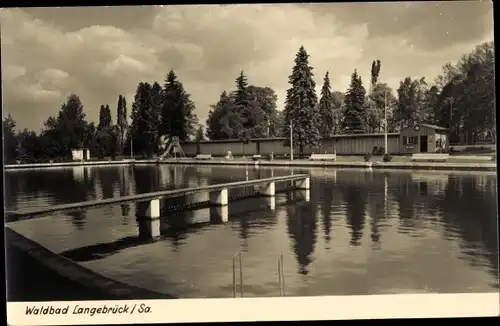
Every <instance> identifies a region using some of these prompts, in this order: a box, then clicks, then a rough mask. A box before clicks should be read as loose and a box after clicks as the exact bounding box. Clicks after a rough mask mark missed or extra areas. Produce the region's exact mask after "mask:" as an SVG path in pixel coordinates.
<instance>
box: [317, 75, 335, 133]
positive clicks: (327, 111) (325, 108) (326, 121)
mask: <svg viewBox="0 0 500 326" xmlns="http://www.w3.org/2000/svg"><path fill="white" fill-rule="evenodd" d="M333 105H334V102H333V96H332V91H331V87H330V77H329V74H328V71H327V72H326V74H325V79H324V82H323V88H321V98H320V100H319V114H320V117H321V125H320V133H321V137H329V136H332V135H333V130H334V127H335V120H334V106H333Z"/></svg>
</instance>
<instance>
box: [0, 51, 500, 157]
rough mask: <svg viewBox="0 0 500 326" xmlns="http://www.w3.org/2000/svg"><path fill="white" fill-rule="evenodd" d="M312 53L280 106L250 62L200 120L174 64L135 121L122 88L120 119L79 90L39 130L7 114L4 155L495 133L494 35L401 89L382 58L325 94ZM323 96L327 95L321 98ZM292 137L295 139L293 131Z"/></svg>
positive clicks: (135, 109) (465, 137)
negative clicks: (414, 130) (90, 111)
mask: <svg viewBox="0 0 500 326" xmlns="http://www.w3.org/2000/svg"><path fill="white" fill-rule="evenodd" d="M309 59H310V56H309V55H308V53H307V51H306V49H305V48H304V47H303V46H301V47H300V49H299V51H298V52H297V54H296V56H295V60H294V63H295V64H294V67H293V69H292V72H291V74H290V76H289V77H288V83H289V84H290V88H289V89H288V90H287V92H286V99H285V107H284V109H283V110H281V111H280V110H278V109H277V96H276V93H275V92H274V90H273V89H272V88H270V87H267V86H259V85H252V84H249V82H248V80H247V77H246V76H245V74H244V71H241V73H240V75H239V76H238V77H237V78H236V79H235V89H234V90H229V91H223V92H222V93H221V94H220V97H219V100H218V101H217V103H215V104H214V105H212V106H211V108H210V111H209V115H208V119H207V121H206V130H203V127H202V126H201V125H198V119H197V117H196V115H195V113H194V111H195V104H194V102H193V101H192V100H191V98H190V94H188V93H187V92H186V91H185V89H184V86H183V84H182V83H181V82H180V81H179V80H178V78H177V76H176V75H175V73H174V71H173V70H171V71H170V72H169V73H168V74H167V76H166V77H165V81H164V84H163V86H161V85H160V84H159V83H158V82H154V83H153V84H149V83H146V82H141V83H139V85H138V86H137V90H136V94H135V97H134V101H133V104H132V109H131V115H130V117H131V124H130V126H129V125H127V118H126V117H127V106H126V101H125V98H124V97H123V96H121V95H120V96H119V99H118V106H117V112H116V114H117V118H116V124H113V121H112V118H111V110H110V108H109V106H108V105H107V104H106V105H103V106H101V110H100V115H99V123H98V125H97V126H95V125H94V123H89V122H87V121H86V120H85V114H84V113H83V105H82V103H81V101H80V99H79V98H78V96H76V95H71V96H70V97H69V98H68V99H67V102H66V103H65V104H63V105H62V107H61V109H60V111H59V115H58V116H57V117H49V119H47V121H46V122H45V123H44V129H43V130H42V131H41V133H40V134H39V135H37V134H36V133H35V132H33V131H29V130H23V131H21V132H19V131H18V132H17V133H16V131H15V121H14V120H13V119H12V118H11V117H10V116H8V117H6V118H5V119H4V121H3V132H4V146H5V156H6V158H7V159H10V160H12V159H13V158H17V159H21V160H30V159H31V160H33V159H34V160H40V159H47V158H55V157H57V158H58V157H68V156H70V153H69V151H70V149H71V148H81V147H87V148H90V149H91V150H92V151H93V153H95V154H96V155H97V156H100V157H105V156H116V155H120V154H121V155H124V154H126V153H129V152H131V151H132V149H133V152H134V153H136V154H141V155H143V156H148V157H150V156H152V155H154V154H157V152H158V142H159V140H160V139H161V137H162V136H167V137H171V136H177V137H179V139H180V140H181V141H183V140H187V139H188V138H190V137H194V138H195V139H196V140H197V141H200V140H201V139H203V138H204V137H205V136H206V137H208V138H209V139H211V140H220V139H240V140H241V141H242V142H243V143H245V142H248V141H249V139H251V138H263V137H276V136H281V137H286V138H288V136H289V133H290V126H292V129H293V139H294V145H295V146H297V148H298V149H299V154H300V153H302V152H303V150H304V148H307V147H313V148H314V147H318V146H319V141H320V139H321V138H323V137H331V136H333V135H338V134H364V133H380V132H384V131H385V130H386V128H387V131H388V132H397V131H399V130H401V129H402V128H405V127H408V126H412V125H414V124H417V123H429V124H436V125H439V126H443V127H447V128H449V130H450V141H451V142H452V143H465V144H471V143H476V142H485V141H492V140H493V141H495V140H496V136H495V135H496V127H495V126H496V125H495V110H494V105H495V104H494V103H495V102H494V48H493V42H487V43H483V44H480V45H478V46H477V47H476V48H475V49H474V50H473V51H471V52H470V53H467V54H464V55H463V56H462V58H461V59H460V60H459V61H458V62H457V63H456V64H455V65H452V64H451V63H447V64H445V65H444V66H443V71H442V73H441V74H440V75H439V76H438V77H437V78H436V80H435V81H434V82H433V83H431V82H428V81H427V80H426V79H425V78H424V77H420V78H412V77H406V78H404V79H403V80H402V81H401V82H400V84H399V87H398V89H397V90H396V91H395V92H394V91H393V89H391V88H390V87H389V86H388V85H387V83H384V82H383V81H382V80H381V78H380V73H381V70H382V63H381V61H380V60H374V61H373V62H372V65H371V70H370V80H369V81H368V90H367V89H366V88H365V85H364V83H363V81H362V79H361V76H360V74H359V71H358V69H355V70H354V71H353V73H352V75H351V81H350V85H349V88H348V89H347V91H346V92H340V91H333V90H332V88H331V85H330V77H331V75H330V73H329V72H328V71H327V72H326V73H325V75H324V78H323V85H322V88H321V92H320V94H319V96H318V95H317V94H316V82H315V80H314V73H313V69H314V68H313V67H312V66H311V65H310V63H309ZM318 97H319V98H318ZM285 142H289V140H288V139H287V140H286V141H285Z"/></svg>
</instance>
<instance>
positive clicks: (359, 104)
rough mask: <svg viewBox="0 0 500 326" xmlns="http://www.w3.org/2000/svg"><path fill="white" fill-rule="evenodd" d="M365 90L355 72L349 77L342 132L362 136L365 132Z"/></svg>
mask: <svg viewBox="0 0 500 326" xmlns="http://www.w3.org/2000/svg"><path fill="white" fill-rule="evenodd" d="M365 95H366V90H365V88H364V87H363V82H362V81H361V76H359V75H358V72H357V70H354V72H353V74H352V75H351V84H350V86H349V90H348V91H347V94H346V95H345V111H344V130H345V131H346V132H347V133H349V134H362V133H364V132H365V121H366V118H365V117H366V107H365Z"/></svg>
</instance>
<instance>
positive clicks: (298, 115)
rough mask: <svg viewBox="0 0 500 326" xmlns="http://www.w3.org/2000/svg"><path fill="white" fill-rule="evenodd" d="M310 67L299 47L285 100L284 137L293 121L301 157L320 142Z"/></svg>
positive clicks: (307, 57)
mask: <svg viewBox="0 0 500 326" xmlns="http://www.w3.org/2000/svg"><path fill="white" fill-rule="evenodd" d="M312 70H313V68H312V67H311V66H309V55H308V54H307V52H306V50H305V49H304V47H303V46H301V47H300V49H299V51H298V53H297V55H296V58H295V66H294V67H293V71H292V74H291V75H290V76H289V80H288V83H289V84H291V85H292V87H291V88H290V89H288V90H287V95H286V100H285V110H284V111H285V121H286V125H285V128H284V133H285V135H288V133H289V124H290V121H293V143H294V145H297V146H298V147H299V153H300V154H301V155H302V154H303V152H304V148H305V147H312V148H315V147H318V146H319V141H320V138H321V136H320V132H319V124H320V117H319V112H318V109H317V102H318V98H317V96H316V90H315V87H316V83H315V82H314V80H313V76H314V75H313V73H312Z"/></svg>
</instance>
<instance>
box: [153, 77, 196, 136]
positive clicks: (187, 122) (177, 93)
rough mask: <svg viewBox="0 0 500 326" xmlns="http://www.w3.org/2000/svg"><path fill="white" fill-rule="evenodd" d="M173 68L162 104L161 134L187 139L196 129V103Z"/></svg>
mask: <svg viewBox="0 0 500 326" xmlns="http://www.w3.org/2000/svg"><path fill="white" fill-rule="evenodd" d="M190 97H191V96H190V95H189V94H188V93H187V92H186V91H185V89H184V86H183V85H182V83H181V82H179V81H178V79H177V76H176V75H175V73H174V71H173V70H170V72H169V73H168V75H167V77H166V78H165V84H164V86H163V96H162V98H163V100H162V106H161V120H160V135H168V136H170V137H172V136H177V137H179V139H180V140H181V141H182V140H186V139H188V137H189V136H190V135H192V134H193V133H194V131H195V125H196V123H197V118H196V115H195V114H194V110H195V105H194V102H193V101H192V100H191V99H190Z"/></svg>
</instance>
